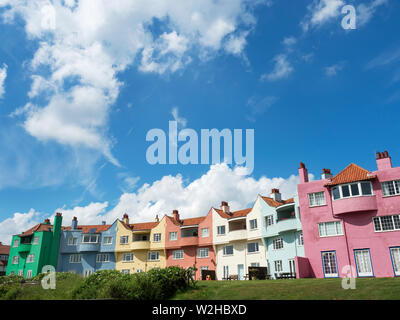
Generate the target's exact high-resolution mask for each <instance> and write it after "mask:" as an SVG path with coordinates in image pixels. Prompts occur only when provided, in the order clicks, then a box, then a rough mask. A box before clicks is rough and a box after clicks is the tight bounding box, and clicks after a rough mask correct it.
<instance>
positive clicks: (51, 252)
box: [7, 213, 62, 279]
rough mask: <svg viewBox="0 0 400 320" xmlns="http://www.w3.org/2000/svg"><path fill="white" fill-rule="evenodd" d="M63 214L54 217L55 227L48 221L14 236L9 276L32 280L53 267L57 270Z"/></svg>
mask: <svg viewBox="0 0 400 320" xmlns="http://www.w3.org/2000/svg"><path fill="white" fill-rule="evenodd" d="M61 222H62V216H61V213H57V214H56V216H55V217H54V225H51V224H50V220H49V219H46V220H45V221H44V222H43V223H39V224H37V225H36V226H34V227H32V228H30V229H29V230H27V231H25V232H23V233H21V234H18V235H14V236H13V237H12V241H11V249H10V255H9V259H8V265H7V275H10V274H16V275H21V276H23V277H24V278H27V279H29V278H32V277H34V276H36V275H37V274H39V273H41V272H42V268H43V267H44V266H47V265H51V266H53V267H54V268H57V260H58V248H59V244H60V235H61Z"/></svg>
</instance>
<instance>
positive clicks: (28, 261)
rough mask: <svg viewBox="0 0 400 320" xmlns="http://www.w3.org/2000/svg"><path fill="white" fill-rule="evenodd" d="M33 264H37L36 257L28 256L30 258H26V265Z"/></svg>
mask: <svg viewBox="0 0 400 320" xmlns="http://www.w3.org/2000/svg"><path fill="white" fill-rule="evenodd" d="M33 262H35V255H34V254H28V257H27V258H26V263H33Z"/></svg>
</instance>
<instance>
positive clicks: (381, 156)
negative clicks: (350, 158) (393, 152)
mask: <svg viewBox="0 0 400 320" xmlns="http://www.w3.org/2000/svg"><path fill="white" fill-rule="evenodd" d="M377 156H378V157H377V158H376V165H377V167H378V170H385V169H391V168H392V159H391V158H390V156H389V152H387V151H386V150H385V151H384V152H377Z"/></svg>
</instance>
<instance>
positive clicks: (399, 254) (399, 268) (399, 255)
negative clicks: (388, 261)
mask: <svg viewBox="0 0 400 320" xmlns="http://www.w3.org/2000/svg"><path fill="white" fill-rule="evenodd" d="M390 255H391V257H392V263H393V270H394V274H395V275H396V276H400V247H397V248H390Z"/></svg>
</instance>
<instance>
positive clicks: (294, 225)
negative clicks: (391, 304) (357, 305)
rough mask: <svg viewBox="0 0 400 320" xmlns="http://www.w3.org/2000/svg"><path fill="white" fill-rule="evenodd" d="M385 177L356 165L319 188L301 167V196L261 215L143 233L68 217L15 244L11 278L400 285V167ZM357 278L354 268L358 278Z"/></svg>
mask: <svg viewBox="0 0 400 320" xmlns="http://www.w3.org/2000/svg"><path fill="white" fill-rule="evenodd" d="M376 162H377V170H376V171H368V170H365V169H363V168H361V167H359V166H357V165H355V164H350V165H349V166H347V167H346V168H345V169H344V170H342V171H341V172H339V173H338V174H336V175H333V174H332V173H331V171H330V170H329V169H323V170H322V175H321V179H319V180H313V181H309V175H308V172H307V168H306V166H305V165H304V164H303V163H300V167H299V169H298V170H299V177H300V181H299V184H298V186H297V194H296V195H294V197H293V198H290V199H282V196H281V194H280V192H279V190H278V189H272V190H271V193H270V195H269V196H265V195H258V196H257V198H256V200H255V202H254V204H253V206H252V207H251V208H245V209H243V210H239V211H231V209H230V206H229V204H228V203H227V202H225V201H222V202H221V205H220V206H219V207H218V208H214V207H211V208H210V210H209V211H208V213H207V214H205V215H204V216H201V217H196V218H183V217H181V216H180V213H179V212H178V210H174V211H173V212H172V213H171V214H166V215H164V216H163V217H162V218H161V219H160V218H159V217H158V216H156V217H155V219H154V221H152V222H146V223H135V222H134V221H130V220H129V216H128V215H127V214H126V213H125V214H124V215H123V217H122V219H117V220H116V221H114V222H113V223H112V224H111V225H110V224H106V223H105V222H103V223H102V224H101V225H79V224H78V219H77V218H76V217H74V218H73V220H72V222H71V224H70V226H61V221H62V215H61V214H59V213H58V214H56V216H55V219H54V225H51V224H50V221H49V220H46V221H45V222H44V223H40V224H38V225H36V226H34V227H33V228H31V229H29V230H27V231H25V232H24V233H22V234H19V235H15V236H13V237H12V243H11V249H10V258H9V260H8V267H7V274H11V273H14V274H20V275H23V276H24V277H28V278H29V277H33V276H35V275H36V274H38V273H40V272H41V270H42V267H43V266H44V265H53V266H54V267H55V268H56V270H57V271H60V272H66V271H68V272H75V273H78V274H82V275H83V276H87V275H89V274H91V273H93V272H95V271H98V270H105V269H116V270H119V271H121V272H123V273H136V272H144V271H148V270H150V269H152V268H154V267H166V266H172V265H178V266H181V267H184V268H187V267H192V266H196V268H197V271H196V274H195V277H196V279H200V277H201V272H202V270H214V271H215V274H216V278H217V279H219V280H221V279H227V278H228V277H229V276H232V275H235V276H237V278H238V279H245V278H246V274H247V273H248V269H249V267H266V268H267V270H268V273H269V274H270V275H271V277H272V278H276V277H278V276H279V275H281V274H282V273H287V274H290V275H295V276H296V277H297V278H307V277H317V278H323V277H343V276H346V275H348V270H349V268H348V267H347V266H351V267H352V268H353V270H354V273H353V276H355V277H392V276H400V167H396V168H393V167H392V163H391V158H390V156H389V154H388V153H387V152H383V153H377V158H376ZM350 270H351V268H350Z"/></svg>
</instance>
